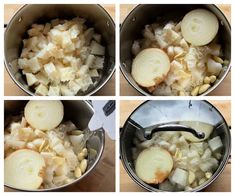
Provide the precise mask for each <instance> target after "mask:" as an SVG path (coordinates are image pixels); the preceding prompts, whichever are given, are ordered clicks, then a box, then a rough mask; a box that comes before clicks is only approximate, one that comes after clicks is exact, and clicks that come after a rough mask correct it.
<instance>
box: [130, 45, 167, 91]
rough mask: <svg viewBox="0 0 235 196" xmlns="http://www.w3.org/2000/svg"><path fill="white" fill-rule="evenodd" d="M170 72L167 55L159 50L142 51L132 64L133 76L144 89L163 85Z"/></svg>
mask: <svg viewBox="0 0 235 196" xmlns="http://www.w3.org/2000/svg"><path fill="white" fill-rule="evenodd" d="M169 70H170V60H169V57H168V56H167V54H166V53H165V52H164V51H163V50H161V49H158V48H148V49H144V50H142V51H141V52H140V53H139V54H138V55H137V56H136V57H135V59H134V61H133V64H132V72H131V74H132V76H133V78H134V80H135V81H136V82H137V83H138V84H139V85H140V86H143V87H147V88H149V87H154V86H156V85H158V84H159V83H161V82H162V81H163V80H164V79H165V77H166V75H167V73H168V72H169Z"/></svg>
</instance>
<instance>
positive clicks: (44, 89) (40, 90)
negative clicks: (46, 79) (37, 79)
mask: <svg viewBox="0 0 235 196" xmlns="http://www.w3.org/2000/svg"><path fill="white" fill-rule="evenodd" d="M35 94H36V95H42V96H46V95H47V94H48V89H47V87H46V86H45V85H43V84H40V85H39V86H37V87H36V91H35Z"/></svg>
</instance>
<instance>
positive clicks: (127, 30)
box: [120, 4, 231, 95]
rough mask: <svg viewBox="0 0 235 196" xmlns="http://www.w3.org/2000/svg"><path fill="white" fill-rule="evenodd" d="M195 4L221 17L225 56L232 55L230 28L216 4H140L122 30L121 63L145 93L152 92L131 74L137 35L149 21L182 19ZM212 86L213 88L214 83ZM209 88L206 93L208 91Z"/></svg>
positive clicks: (219, 38) (220, 31)
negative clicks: (132, 51) (142, 86)
mask: <svg viewBox="0 0 235 196" xmlns="http://www.w3.org/2000/svg"><path fill="white" fill-rule="evenodd" d="M196 8H204V9H208V10H210V11H211V12H213V13H214V14H215V15H216V16H217V18H218V19H219V21H220V27H219V32H218V40H219V43H220V44H221V45H222V50H223V55H224V58H225V59H227V60H229V61H230V59H231V30H230V25H229V22H228V21H227V19H226V17H225V16H224V15H223V13H222V12H221V11H220V10H219V9H218V8H217V7H216V6H215V5H207V4H203V5H202V4H197V5H194V4H171V5H164V4H160V5H156V4H151V5H150V4H149V5H147V4H146V5H139V6H137V7H135V8H134V9H133V10H132V12H131V13H130V14H129V15H128V16H127V17H126V19H125V20H124V22H123V24H122V26H121V32H120V64H121V69H122V71H123V74H124V76H125V77H126V79H127V80H128V82H129V83H130V84H131V85H132V86H133V87H134V88H135V89H137V90H138V91H139V92H140V93H142V94H143V95H151V94H149V93H148V91H146V90H145V89H144V88H141V87H140V86H139V85H138V84H137V83H136V82H135V81H134V80H133V78H132V76H131V65H132V59H133V58H134V56H133V55H132V53H131V47H132V44H133V42H134V40H136V39H140V38H142V37H143V36H142V30H143V29H144V26H145V25H146V24H151V23H154V22H156V21H157V22H159V23H160V24H161V23H164V22H168V21H175V22H177V21H180V20H182V18H183V17H184V15H185V14H186V13H188V12H189V11H191V10H193V9H196ZM228 71H229V69H228V70H227V71H226V72H225V73H224V74H222V75H221V77H220V79H219V81H218V82H217V83H215V84H214V86H217V85H218V84H219V83H220V82H221V80H222V79H223V78H224V77H225V76H226V75H227V72H228ZM211 89H214V88H213V87H212V88H211ZM209 91H210V89H209V90H208V91H207V92H206V93H205V94H207V93H208V92H209Z"/></svg>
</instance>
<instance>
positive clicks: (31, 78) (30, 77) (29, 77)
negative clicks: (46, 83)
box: [25, 73, 38, 86]
mask: <svg viewBox="0 0 235 196" xmlns="http://www.w3.org/2000/svg"><path fill="white" fill-rule="evenodd" d="M25 75H26V80H27V84H28V85H29V86H32V85H34V84H36V83H37V82H38V79H37V78H36V77H35V75H33V74H31V73H26V74H25Z"/></svg>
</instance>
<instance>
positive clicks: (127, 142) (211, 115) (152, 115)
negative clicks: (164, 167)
mask: <svg viewBox="0 0 235 196" xmlns="http://www.w3.org/2000/svg"><path fill="white" fill-rule="evenodd" d="M129 119H131V120H134V121H135V122H137V123H138V124H139V125H141V126H142V127H147V126H151V125H155V124H161V123H167V122H173V121H201V122H205V123H209V124H212V125H217V124H218V123H222V126H220V127H219V128H218V129H216V130H215V131H214V132H213V133H212V134H211V136H210V138H213V137H215V136H217V135H218V136H220V137H221V140H222V142H223V144H224V148H223V150H222V154H223V158H222V159H221V160H220V164H219V167H218V168H217V170H216V171H215V173H214V174H213V176H212V178H211V179H210V180H209V181H207V182H206V183H204V184H202V185H201V186H198V187H196V188H195V189H193V190H192V191H200V190H202V189H204V188H205V187H207V186H208V185H209V184H210V183H212V182H213V181H214V180H215V179H216V178H217V177H218V175H219V174H220V173H221V172H222V171H223V169H224V167H225V166H226V163H227V160H228V157H229V154H230V148H231V146H230V145H231V144H230V140H231V138H230V131H229V129H228V126H227V124H226V122H225V120H224V118H223V116H222V115H221V114H220V113H219V111H218V110H217V109H216V108H215V107H214V106H213V105H211V104H210V103H208V102H206V101H186V100H185V101H184V100H180V101H160V100H157V101H147V102H144V103H143V104H142V105H140V106H139V107H138V108H137V109H135V111H134V112H133V113H132V114H131V115H130V116H129V118H128V119H127V121H126V122H125V125H124V127H123V129H122V132H121V136H120V150H121V157H122V162H123V165H124V167H125V169H126V170H127V173H128V174H129V175H130V176H131V178H132V179H133V180H134V181H135V182H136V183H137V184H138V185H140V186H141V187H142V188H144V189H146V190H148V191H161V190H159V189H158V186H151V185H149V184H147V183H145V182H143V181H142V180H141V179H140V178H139V177H138V176H137V175H136V173H135V166H134V162H133V158H132V151H131V149H132V147H134V144H133V138H134V136H135V131H136V128H135V127H134V126H133V125H131V124H130V123H129V122H128V121H129Z"/></svg>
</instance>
